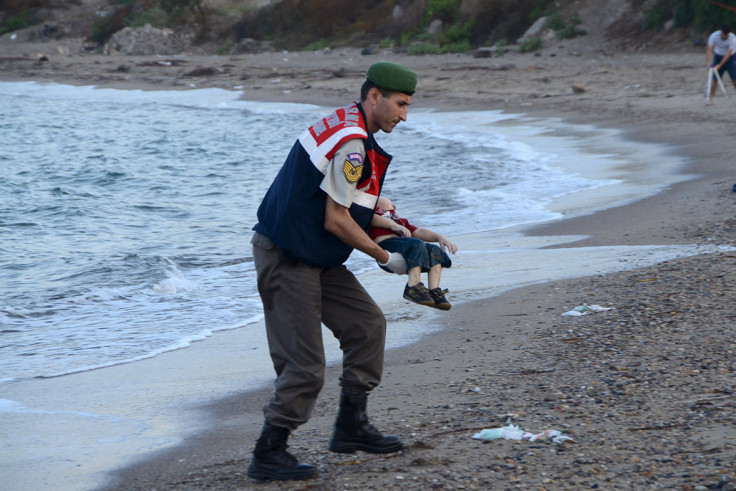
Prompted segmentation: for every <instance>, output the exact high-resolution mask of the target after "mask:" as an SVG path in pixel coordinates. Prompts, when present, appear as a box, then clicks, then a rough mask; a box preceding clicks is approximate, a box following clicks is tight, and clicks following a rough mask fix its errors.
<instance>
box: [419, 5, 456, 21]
mask: <svg viewBox="0 0 736 491" xmlns="http://www.w3.org/2000/svg"><path fill="white" fill-rule="evenodd" d="M461 1H462V0H430V2H429V5H428V6H427V10H426V12H425V14H424V22H425V24H428V23H430V22H432V21H433V20H435V19H439V20H441V21H442V22H445V23H447V24H452V23H454V22H455V21H457V18H458V16H459V15H460V3H461Z"/></svg>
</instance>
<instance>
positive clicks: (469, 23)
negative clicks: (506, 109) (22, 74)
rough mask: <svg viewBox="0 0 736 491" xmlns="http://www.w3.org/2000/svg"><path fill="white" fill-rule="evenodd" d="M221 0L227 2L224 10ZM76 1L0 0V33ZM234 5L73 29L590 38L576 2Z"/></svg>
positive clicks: (678, 14)
mask: <svg viewBox="0 0 736 491" xmlns="http://www.w3.org/2000/svg"><path fill="white" fill-rule="evenodd" d="M729 1H732V0H723V1H722V2H715V3H714V2H711V1H710V0H630V2H631V5H632V12H636V13H639V15H638V16H637V17H636V19H635V20H630V19H625V20H623V21H622V22H621V23H619V25H618V26H615V28H616V29H615V33H616V34H631V35H635V34H639V33H646V32H660V31H662V30H663V29H664V25H665V24H666V23H668V22H669V24H668V25H669V26H674V27H676V28H681V30H682V31H683V32H688V33H689V34H690V35H691V36H692V37H695V36H698V35H702V34H704V33H707V32H710V31H712V30H715V29H717V28H718V27H720V26H721V25H722V24H723V23H728V24H732V25H734V27H736V12H734V11H732V10H729V9H726V8H724V7H722V6H719V5H717V4H716V3H721V4H723V2H729ZM223 4H227V5H228V6H229V7H231V8H221V7H222V5H223ZM80 5H82V0H0V34H4V33H7V32H12V31H15V30H18V29H23V28H26V27H29V26H33V25H35V24H39V23H43V22H52V21H53V20H54V18H53V15H51V14H49V12H54V10H55V9H62V10H63V9H68V8H70V7H71V6H80ZM234 5H241V6H242V5H250V3H249V2H243V1H242V0H238V1H237V2H232V1H231V2H229V3H228V2H227V1H226V0H109V3H108V4H107V6H106V11H107V12H108V15H106V16H103V17H99V14H98V12H96V11H90V12H86V13H85V14H84V15H85V18H86V22H84V21H82V22H78V23H75V25H74V26H73V27H74V34H75V35H80V34H81V35H84V36H86V37H88V38H89V39H91V40H93V41H95V42H97V43H104V42H105V41H107V39H108V38H109V37H110V36H111V35H112V34H113V33H114V32H116V31H117V30H119V29H122V28H124V27H128V26H130V27H139V26H144V25H146V24H150V25H152V26H154V27H169V28H175V29H176V28H186V29H196V32H197V33H198V34H199V40H200V41H202V42H206V41H210V42H215V43H233V42H237V41H238V40H239V39H242V38H254V39H257V40H268V41H271V42H272V43H273V44H274V45H275V46H276V47H279V48H284V49H315V48H321V47H327V46H345V45H353V46H355V45H366V44H371V43H375V44H380V46H382V47H395V48H400V49H405V50H407V51H408V52H410V53H416V54H421V53H438V52H459V51H466V50H468V49H470V48H473V47H478V46H489V45H494V44H495V45H497V46H498V45H505V44H509V43H514V42H516V40H517V39H518V38H519V37H521V36H522V34H523V33H524V32H525V31H526V30H527V29H528V28H529V26H530V25H531V24H532V23H533V22H534V21H535V20H536V19H538V18H539V17H541V16H547V18H548V26H549V27H550V29H552V30H553V31H554V32H555V34H556V36H557V37H558V38H569V37H574V36H578V35H582V34H585V31H584V30H582V29H581V28H580V19H579V17H578V16H577V13H576V12H575V11H574V8H575V3H574V2H571V1H570V0H556V1H554V0H474V1H473V0H465V1H463V0H373V1H371V2H356V1H355V0H281V1H280V2H274V3H273V4H272V5H270V6H267V7H262V8H259V9H254V10H251V11H247V12H245V13H243V10H246V9H245V8H244V7H241V8H240V9H239V10H237V9H234V8H232V7H233V6H234ZM90 10H93V9H90ZM438 21H440V22H441V24H439V23H438ZM621 24H623V25H621ZM80 31H82V32H80ZM534 43H535V44H534V46H536V45H537V44H539V41H535V42H534ZM529 47H533V46H532V44H529V46H527V48H529Z"/></svg>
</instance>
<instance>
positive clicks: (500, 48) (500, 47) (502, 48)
mask: <svg viewBox="0 0 736 491" xmlns="http://www.w3.org/2000/svg"><path fill="white" fill-rule="evenodd" d="M494 46H495V47H496V56H503V55H505V54H506V52H507V51H508V46H509V43H508V41H506V40H505V39H502V40H500V41H499V42H497V43H496V44H494Z"/></svg>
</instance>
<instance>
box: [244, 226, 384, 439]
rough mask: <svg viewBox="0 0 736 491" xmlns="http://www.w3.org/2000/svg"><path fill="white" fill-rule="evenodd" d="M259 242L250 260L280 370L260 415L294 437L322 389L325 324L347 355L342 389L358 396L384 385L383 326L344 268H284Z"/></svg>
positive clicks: (266, 243)
mask: <svg viewBox="0 0 736 491" xmlns="http://www.w3.org/2000/svg"><path fill="white" fill-rule="evenodd" d="M257 235H258V237H257V238H256V237H254V240H253V241H251V242H252V243H253V259H254V263H255V267H256V273H257V277H258V292H259V293H260V295H261V300H262V301H263V311H264V314H265V321H266V333H267V336H268V346H269V350H270V354H271V360H272V361H273V366H274V369H275V370H276V384H275V390H274V395H273V398H272V399H271V401H270V403H269V404H268V405H267V406H266V407H264V411H263V412H264V415H265V417H266V419H267V420H268V422H269V423H271V424H273V425H276V426H282V427H286V428H289V429H291V430H294V429H296V428H297V427H298V426H299V425H301V424H304V423H305V422H306V421H307V420H309V417H310V416H311V414H312V410H313V409H314V404H315V401H316V400H317V395H318V394H319V391H320V390H321V389H322V386H323V384H324V374H325V354H324V345H323V342H322V327H321V325H322V323H324V325H325V326H326V327H327V328H328V329H329V330H330V331H332V333H333V334H334V336H335V337H336V338H337V339H338V340H339V342H340V349H341V350H342V352H343V371H342V375H341V377H340V385H341V386H342V388H343V390H344V391H345V392H348V393H353V394H359V393H364V392H366V391H370V390H371V389H373V388H374V387H376V386H377V385H378V383H379V382H380V381H381V375H382V373H383V354H384V346H385V342H386V318H385V317H384V315H383V312H381V309H380V308H379V307H378V305H377V304H376V303H375V302H374V301H373V299H372V298H371V297H370V295H368V292H366V291H365V289H364V288H363V286H362V285H361V284H360V283H359V282H358V280H357V279H356V278H355V276H354V275H353V274H352V273H351V272H350V271H348V270H347V268H345V266H342V265H341V266H337V267H333V268H320V267H315V266H307V265H306V264H303V263H301V262H295V261H293V260H284V259H283V258H282V255H281V253H280V251H279V249H278V248H276V247H274V246H273V244H271V243H270V242H271V241H270V240H269V239H268V238H267V237H265V236H263V235H261V234H257Z"/></svg>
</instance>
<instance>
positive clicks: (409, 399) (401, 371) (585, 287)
mask: <svg viewBox="0 0 736 491" xmlns="http://www.w3.org/2000/svg"><path fill="white" fill-rule="evenodd" d="M642 56H648V57H653V58H656V57H657V56H658V55H656V54H644V55H642ZM662 56H664V55H662ZM428 58H432V59H433V60H434V61H431V62H429V61H428V60H427V59H424V60H423V62H424V64H425V65H426V66H428V67H429V68H424V69H426V70H431V68H432V67H433V66H434V65H439V64H441V63H443V61H444V59H443V58H442V57H428ZM450 58H451V63H450V65H452V64H453V63H454V62H455V61H456V59H455V57H450ZM527 58H531V57H527ZM561 58H562V57H561V56H559V57H556V60H555V61H560V59H561ZM514 60H516V57H514ZM361 61H366V62H368V61H369V60H361ZM371 61H375V60H371ZM397 61H401V60H397ZM463 61H464V62H465V61H468V60H463ZM568 61H569V65H566V66H564V67H561V68H558V69H559V70H560V71H563V69H567V70H568V71H570V72H571V73H572V74H573V75H576V74H577V71H576V68H575V63H576V62H578V61H579V58H575V57H571V58H570V59H569V60H568ZM318 62H320V63H321V60H318ZM404 62H406V61H404ZM667 62H668V60H667V58H666V57H665V58H664V59H663V60H662V63H663V64H666V63H667ZM473 63H480V61H478V60H474V61H473ZM517 63H518V62H517ZM433 64H434V65H433ZM471 66H474V65H473V64H466V66H465V67H464V68H463V69H460V68H458V69H457V70H454V72H453V73H458V74H463V76H467V77H468V78H473V76H474V75H477V73H478V72H480V70H478V69H475V68H470V67H471ZM637 66H640V65H637ZM452 68H453V69H454V68H455V67H452ZM487 69H488V71H489V73H500V72H504V73H505V72H507V71H508V70H501V71H498V72H497V71H494V70H492V69H490V68H489V67H487ZM550 69H551V68H550ZM620 69H621V70H623V69H624V68H620ZM264 70H267V67H264ZM462 70H465V71H462ZM610 70H611V69H609V74H610V73H611V71H610ZM631 70H632V72H634V73H636V72H637V70H639V69H637V68H634V67H631ZM602 75H605V74H602ZM303 76H304V77H307V79H308V77H309V72H305V74H303ZM429 76H431V75H429ZM547 76H549V77H552V78H553V77H555V76H557V75H555V74H549V75H547ZM659 76H664V75H662V74H660V75H659ZM0 78H4V76H0ZM295 78H297V77H295ZM438 78H439V77H438ZM621 78H627V76H624V77H621ZM681 78H686V77H684V76H682V77H681ZM85 79H86V75H80V76H79V78H78V79H77V80H78V81H84V80H85ZM421 79H422V73H421V72H420V80H421ZM333 82H335V81H334V80H330V83H333ZM339 82H340V83H341V84H345V85H351V84H352V85H354V80H345V79H343V80H340V81H339ZM440 82H442V81H440V80H433V82H432V84H435V85H437V84H439V83H440ZM445 82H446V81H445ZM298 83H305V82H304V80H303V79H299V80H298V81H297V82H294V84H298ZM542 83H545V84H546V83H549V82H542ZM667 84H668V85H667V87H666V89H667V90H669V91H670V92H672V93H673V94H674V95H672V97H666V98H662V99H660V98H654V97H644V98H642V99H640V100H641V101H644V102H645V104H643V107H642V108H641V109H642V111H640V112H637V113H635V114H630V113H632V112H633V111H631V110H627V104H630V103H631V101H630V100H629V98H628V97H619V98H618V99H616V98H615V97H614V96H613V95H611V92H610V91H609V92H605V91H604V95H603V97H601V98H600V100H593V98H592V97H590V96H588V97H587V98H583V99H580V98H578V99H570V100H572V101H573V103H572V104H571V106H572V107H569V108H566V109H563V108H561V107H560V106H561V104H559V103H558V102H559V100H561V99H565V98H569V97H570V96H563V95H558V96H553V97H548V98H547V97H541V98H534V99H532V100H533V101H534V102H535V105H536V106H539V105H540V104H538V103H539V102H540V101H541V102H547V103H548V104H547V105H546V106H544V107H535V105H532V106H523V105H522V104H524V103H526V102H528V101H529V99H527V98H525V97H524V94H523V92H524V91H530V90H534V86H535V81H534V80H533V79H531V77H526V78H522V79H520V80H519V83H518V85H519V87H515V88H514V96H513V97H512V101H511V102H505V103H499V101H498V99H497V98H498V97H499V96H498V95H496V94H495V93H494V95H492V96H491V97H490V99H491V100H490V101H487V102H486V104H488V106H486V107H487V108H493V109H499V108H500V109H504V110H506V111H510V110H511V109H512V106H515V107H517V108H526V109H527V110H528V111H527V113H528V114H530V115H532V116H535V117H544V116H545V115H546V116H549V117H554V118H560V119H562V120H564V121H571V122H573V123H575V122H582V123H585V124H600V125H602V126H603V123H604V122H610V123H611V124H608V125H605V126H606V127H609V126H612V127H614V128H616V127H618V128H621V129H624V130H625V131H626V134H627V135H630V136H633V137H635V138H634V140H645V141H653V142H657V143H660V144H662V143H664V144H671V145H673V152H677V153H680V152H682V153H684V154H685V155H687V156H688V160H689V163H688V164H687V172H688V173H692V174H697V175H699V176H700V177H697V178H696V179H694V180H688V181H685V182H681V183H677V184H673V185H672V186H670V187H669V189H667V190H664V191H663V192H660V193H658V194H656V195H654V196H651V197H648V198H645V199H643V200H638V201H636V202H634V203H630V204H627V205H625V206H618V207H614V208H608V209H606V210H603V211H600V212H597V213H594V214H591V215H584V216H581V217H577V218H572V219H565V220H559V221H554V222H551V223H549V224H545V225H542V226H538V227H532V228H531V229H529V231H528V232H527V234H529V235H544V236H549V235H554V236H561V235H575V236H581V235H583V236H589V238H586V239H584V240H582V241H578V242H573V243H566V244H559V245H556V246H554V247H559V248H579V247H596V246H604V245H606V246H609V245H650V244H689V243H699V244H704V245H705V244H728V243H733V238H734V237H735V236H736V231H735V230H734V229H736V223H734V222H733V221H732V219H731V218H730V217H731V216H732V213H733V211H734V207H733V198H732V197H731V194H730V187H731V181H730V180H729V178H733V174H732V171H731V169H730V168H729V162H728V159H727V155H728V148H729V147H728V142H729V140H730V139H731V137H732V136H733V135H732V134H733V133H734V130H726V131H719V130H720V129H721V126H722V118H723V117H724V115H726V114H727V113H728V107H718V106H716V107H714V108H713V109H715V110H714V111H711V108H708V109H703V108H702V107H700V105H698V107H697V110H698V111H700V112H697V113H696V112H695V111H696V108H695V105H694V102H693V101H692V100H691V99H690V89H689V80H685V81H684V82H680V85H679V86H677V87H675V85H674V84H673V83H672V80H671V79H670V80H668V81H667ZM439 85H441V84H439ZM445 85H446V86H447V85H449V84H445ZM469 85H471V86H472V85H473V84H469ZM670 85H671V86H670ZM445 89H446V90H449V89H450V87H445ZM257 90H261V89H257ZM286 90H292V92H290V93H289V94H282V95H281V97H284V98H286V99H291V98H297V97H302V98H303V99H302V102H304V99H307V100H308V102H311V99H313V98H314V96H313V92H312V91H311V89H305V90H302V91H301V92H297V91H296V89H286ZM321 90H328V89H327V88H325V89H321ZM430 90H439V89H430ZM453 90H455V89H453ZM463 90H465V92H463ZM499 90H500V89H499ZM591 90H593V89H592V88H591ZM458 92H459V95H454V94H453V95H451V96H447V97H446V98H445V99H444V103H445V104H447V107H448V108H449V107H451V108H453V109H456V102H455V99H463V95H464V96H465V98H464V99H463V100H464V101H465V102H464V103H463V105H467V106H473V105H474V104H476V97H477V95H478V94H477V93H476V92H477V91H473V90H471V89H468V88H467V86H465V85H464V86H463V88H462V89H461V90H459V91H458ZM345 93H346V91H342V90H340V91H338V95H337V96H336V97H337V98H340V99H343V98H344V97H343V95H344V94H345ZM267 97H274V98H276V99H279V96H278V93H277V92H272V93H271V94H270V95H269V96H267ZM584 97H585V96H584ZM417 99H418V101H421V99H419V98H417ZM277 101H278V100H277ZM611 101H614V102H615V103H612V102H611ZM663 101H664V103H665V104H664V105H663V104H661V103H662V102H663ZM289 102H290V101H289ZM343 102H344V101H343ZM699 102H700V103H701V104H702V101H699ZM497 103H499V105H500V106H501V107H490V106H494V104H497ZM415 104H416V105H417V106H418V105H419V102H415ZM422 104H425V102H423V101H422ZM670 106H671V107H670ZM591 107H593V108H598V111H595V112H593V111H590V108H591ZM627 111H628V112H627ZM705 111H708V112H705ZM687 115H694V116H693V117H692V118H691V120H692V122H687V121H686V122H683V116H687ZM693 123H697V124H695V126H693ZM653 125H654V126H656V127H654V128H653V127H652V126H653ZM724 203H727V204H728V205H729V206H725V205H724ZM729 254H730V253H716V254H708V255H704V256H694V257H690V258H684V259H675V260H671V261H667V262H665V263H663V264H660V265H656V266H653V267H647V268H643V269H634V270H627V271H622V272H619V273H612V274H606V275H596V274H594V275H592V276H587V277H581V278H575V279H570V280H561V281H555V282H552V283H542V284H538V285H533V286H529V287H522V288H520V289H517V290H514V291H511V292H506V293H503V294H501V295H500V296H496V297H491V298H487V299H482V300H477V301H475V302H472V303H470V304H463V305H458V306H457V307H456V308H454V309H453V310H452V311H451V314H450V315H451V316H448V318H447V319H446V321H445V322H444V324H445V327H444V329H443V330H442V331H439V332H437V333H434V334H432V335H431V336H425V337H424V338H423V339H422V340H420V341H419V342H418V343H414V344H412V345H410V346H405V347H402V348H399V349H397V350H391V351H389V352H387V363H386V370H385V377H384V381H383V382H382V384H381V386H379V388H378V389H377V390H376V391H375V393H374V394H373V396H372V397H371V399H370V401H369V409H370V415H371V418H372V422H374V423H375V424H376V426H378V427H379V428H381V429H382V430H383V431H385V432H389V433H395V434H399V435H401V436H402V437H403V438H404V440H405V443H407V444H408V446H409V448H408V449H407V450H406V451H405V452H403V453H402V454H400V455H398V456H384V457H374V456H368V455H363V454H356V455H355V456H340V455H334V454H330V453H328V452H327V451H326V441H327V439H328V438H329V434H330V428H331V425H332V422H333V418H334V411H335V408H336V401H337V388H336V384H335V383H334V381H335V380H336V379H337V372H338V371H339V370H338V368H336V367H330V368H329V369H328V373H327V376H326V381H327V382H326V385H325V389H324V390H323V392H322V394H321V396H320V399H319V401H318V405H317V408H316V409H315V417H314V418H313V419H312V420H310V422H309V423H307V424H306V425H304V427H302V428H300V429H299V430H297V432H295V434H294V437H293V438H292V440H291V441H290V443H291V445H292V449H293V450H294V452H295V453H296V454H297V455H298V456H299V457H300V458H302V459H303V460H305V461H310V462H312V463H317V464H318V465H319V467H320V470H321V471H322V474H321V477H319V478H318V479H317V480H314V481H308V482H305V483H302V484H303V485H304V486H310V487H311V486H317V487H322V488H325V489H342V488H346V487H355V488H361V489H386V488H387V487H391V486H397V485H401V486H402V487H406V488H409V489H411V488H416V489H426V488H427V487H432V486H435V487H443V486H444V487H446V488H447V487H449V488H454V487H459V486H460V485H462V486H465V487H466V488H471V489H475V488H482V487H486V488H487V487H488V486H491V485H496V486H497V485H498V483H499V482H505V483H506V487H508V488H513V487H517V486H519V487H523V488H534V487H536V488H537V489H539V488H546V489H577V488H580V487H590V486H591V485H593V484H599V486H601V487H604V488H607V489H631V488H637V489H645V488H647V489H648V488H649V487H652V488H654V487H658V486H660V485H664V487H665V488H667V487H669V488H676V487H679V488H681V489H694V488H695V486H698V485H700V486H707V485H709V484H712V483H718V482H719V480H722V479H724V478H725V479H726V480H727V481H728V482H730V483H733V482H734V481H736V475H735V474H734V471H733V469H732V468H731V467H732V466H730V465H729V464H730V463H732V462H733V461H734V458H736V449H735V447H734V445H733V443H732V442H733V441H734V439H733V437H734V436H736V434H734V433H736V421H734V416H733V415H732V414H731V413H732V412H733V411H732V407H733V403H734V396H733V392H732V389H731V385H729V384H730V383H729V380H732V378H733V373H734V370H736V354H735V353H736V346H734V343H733V341H731V340H730V339H729V337H728V336H727V335H728V334H729V333H730V334H731V336H730V337H733V336H732V333H733V327H732V325H731V323H732V318H733V312H734V309H733V307H734V301H733V299H732V297H733V295H729V292H730V291H732V288H733V287H732V285H733V284H734V283H733V280H734V279H736V278H735V275H734V274H733V273H732V272H731V271H730V270H731V269H733V268H731V267H730V266H731V264H732V263H731V261H733V256H731V255H729ZM582 302H586V303H589V304H593V303H599V304H601V305H607V306H608V305H611V306H614V307H615V308H616V310H613V311H609V312H605V313H599V314H595V315H590V316H585V317H580V318H565V317H561V314H562V313H563V312H565V311H567V310H569V309H571V308H573V307H575V306H576V305H579V304H580V303H582ZM389 329H390V326H389ZM652 334H655V335H654V336H652ZM696 335H697V336H696ZM696 339H698V340H699V342H697V343H696V342H695V340H696ZM498 346H503V347H504V349H497V347H498ZM682 348H686V349H685V350H684V351H681V350H682ZM683 367H684V368H683ZM476 388H479V389H480V390H479V391H475V389H476ZM668 388H669V391H668V390H667V389H668ZM269 393H270V390H261V391H258V392H254V393H239V394H234V395H233V396H232V397H230V398H227V399H224V400H219V401H213V402H212V404H208V405H205V406H204V407H203V408H202V411H203V413H206V414H207V416H205V417H204V419H206V422H207V423H208V424H209V425H211V426H212V430H211V431H208V432H203V433H199V434H195V435H193V436H191V437H189V438H187V439H186V441H185V442H184V444H183V445H182V446H179V447H177V448H174V449H172V450H170V451H165V452H163V453H161V454H159V455H157V456H148V457H146V458H145V461H144V462H141V463H139V464H136V465H133V466H130V467H128V468H126V469H122V470H120V471H119V472H116V473H114V474H113V475H114V476H115V477H116V478H118V479H120V480H118V481H112V482H111V483H110V484H109V486H108V488H109V489H121V488H125V489H150V488H153V487H156V488H159V489H161V488H164V489H201V488H207V487H220V488H225V489H238V488H249V487H252V486H255V485H256V483H254V482H253V481H250V480H248V479H247V478H246V477H245V470H246V467H247V464H248V462H249V459H250V451H251V449H252V445H253V443H254V441H255V438H256V437H257V433H258V431H259V429H260V424H261V421H262V416H261V411H260V408H261V406H262V405H263V404H264V403H265V402H266V401H267V399H268V396H269ZM729 410H730V413H729ZM510 414H513V417H512V421H513V422H514V423H516V424H519V425H520V426H521V427H522V428H523V429H526V430H528V431H533V432H537V431H541V430H543V429H547V428H556V429H560V430H562V431H563V432H565V433H566V434H571V435H572V436H573V437H574V438H575V439H576V441H577V443H575V444H561V445H551V446H548V444H546V443H542V444H529V443H528V442H506V441H501V442H491V443H489V444H483V443H480V442H478V441H475V440H471V439H469V436H470V435H471V434H472V430H474V429H476V428H481V427H492V426H501V425H503V424H504V423H505V422H506V420H507V419H508V415H510ZM653 435H654V436H653ZM683 449H684V450H683ZM663 456H669V457H667V458H665V457H663ZM298 485H299V484H297V486H298ZM687 486H691V488H688V487H687ZM258 487H259V488H262V489H282V488H286V487H288V485H286V484H265V485H259V486H258Z"/></svg>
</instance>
